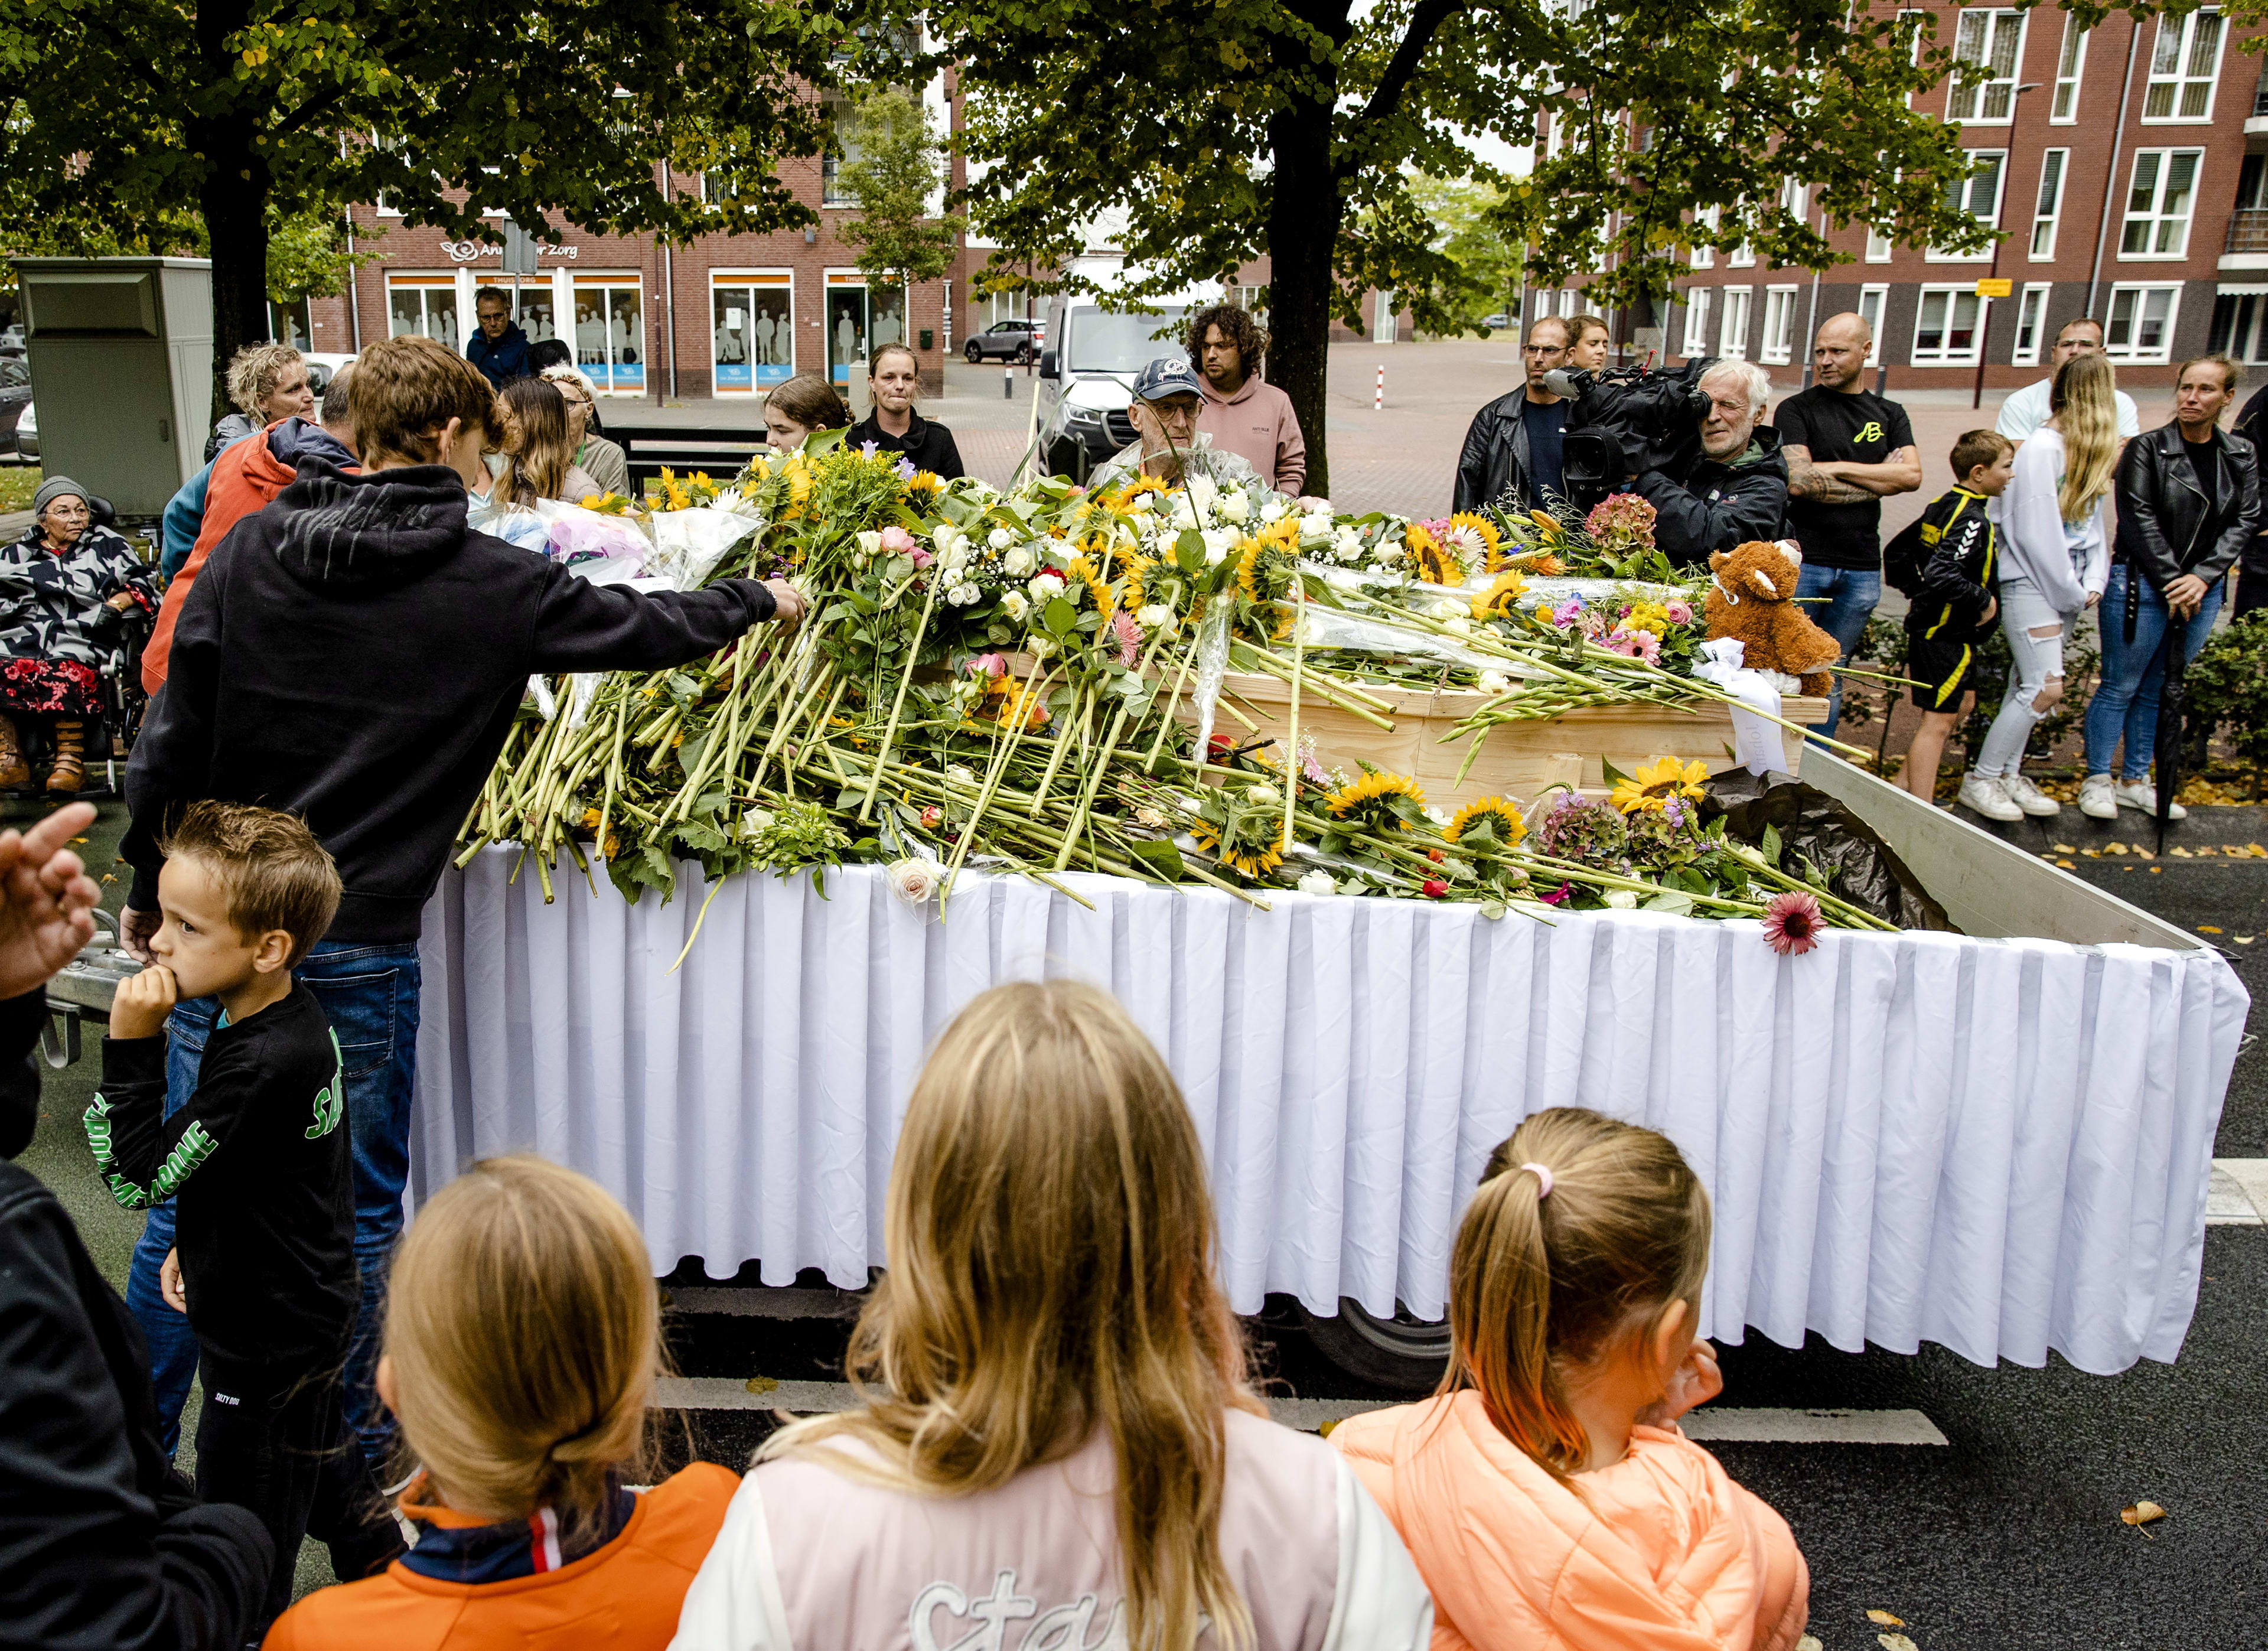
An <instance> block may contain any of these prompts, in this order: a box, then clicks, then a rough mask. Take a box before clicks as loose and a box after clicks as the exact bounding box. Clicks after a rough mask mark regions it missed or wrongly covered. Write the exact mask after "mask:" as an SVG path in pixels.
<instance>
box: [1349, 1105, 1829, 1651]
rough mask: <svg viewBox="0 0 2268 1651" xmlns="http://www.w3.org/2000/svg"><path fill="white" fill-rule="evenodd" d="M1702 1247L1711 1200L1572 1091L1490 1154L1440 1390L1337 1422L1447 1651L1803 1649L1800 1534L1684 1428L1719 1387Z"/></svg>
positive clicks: (1661, 1140) (1465, 1234) (1676, 1166)
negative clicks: (1429, 1599) (1428, 1592)
mask: <svg viewBox="0 0 2268 1651" xmlns="http://www.w3.org/2000/svg"><path fill="white" fill-rule="evenodd" d="M1708 1265H1709V1195H1708V1193H1707V1192H1706V1191H1705V1190H1703V1188H1702V1185H1701V1183H1700V1180H1699V1178H1698V1177H1697V1176H1695V1175H1694V1173H1693V1171H1692V1169H1691V1168H1690V1167H1688V1165H1687V1164H1686V1162H1685V1161H1684V1159H1683V1157H1681V1156H1680V1155H1679V1153H1678V1151H1677V1148H1676V1147H1675V1146H1671V1145H1670V1143H1669V1141H1668V1139H1666V1138H1665V1137H1663V1136H1661V1135H1659V1134H1657V1133H1655V1132H1654V1131H1652V1130H1648V1129H1640V1128H1638V1127H1637V1126H1635V1125H1633V1124H1620V1123H1616V1121H1615V1120H1614V1119H1612V1118H1609V1117H1602V1116H1601V1115H1600V1114H1598V1113H1596V1112H1591V1111H1587V1110H1585V1109H1581V1108H1579V1107H1559V1108H1555V1109H1552V1110H1550V1111H1548V1112H1539V1113H1537V1114H1536V1115H1535V1117H1531V1118H1529V1119H1528V1121H1527V1122H1526V1123H1524V1124H1521V1126H1520V1128H1519V1130H1518V1131H1515V1132H1514V1133H1513V1137H1512V1139H1510V1140H1508V1141H1506V1142H1505V1143H1504V1144H1503V1145H1502V1146H1499V1147H1498V1148H1497V1149H1496V1151H1495V1152H1494V1153H1492V1154H1491V1156H1490V1158H1489V1161H1488V1165H1487V1168H1486V1169H1485V1170H1484V1172H1483V1174H1482V1176H1481V1184H1480V1188H1479V1190H1477V1191H1476V1193H1475V1194H1474V1195H1473V1201H1472V1203H1471V1204H1470V1205H1469V1206H1468V1207H1467V1209H1466V1211H1465V1215H1464V1220H1463V1221H1462V1224H1461V1225H1460V1226H1459V1227H1458V1229H1457V1239H1456V1245H1455V1248H1454V1250H1453V1252H1452V1254H1451V1257H1450V1273H1449V1324H1450V1330H1451V1334H1452V1337H1453V1338H1454V1352H1453V1353H1452V1356H1451V1359H1450V1363H1449V1369H1448V1373H1447V1375H1446V1376H1445V1377H1444V1378H1443V1379H1442V1383H1441V1389H1440V1392H1439V1393H1437V1394H1436V1395H1435V1396H1434V1397H1432V1398H1431V1399H1429V1400H1426V1401H1425V1403H1423V1404H1408V1405H1403V1406H1401V1407H1400V1408H1398V1409H1395V1410H1388V1411H1372V1412H1371V1413H1369V1414H1368V1415H1364V1416H1357V1417H1352V1418H1350V1419H1348V1420H1346V1421H1344V1422H1341V1423H1340V1424H1339V1425H1338V1426H1337V1428H1336V1429H1334V1430H1333V1432H1332V1434H1331V1443H1332V1444H1333V1445H1335V1446H1337V1448H1338V1449H1339V1450H1340V1452H1341V1453H1342V1454H1343V1455H1344V1456H1345V1457H1346V1458H1347V1459H1348V1460H1349V1461H1350V1462H1351V1463H1353V1464H1354V1467H1355V1470H1356V1471H1357V1472H1358V1473H1359V1474H1360V1475H1361V1476H1362V1479H1363V1482H1364V1484H1366V1485H1368V1486H1369V1488H1370V1491H1371V1493H1372V1494H1373V1496H1375V1497H1376V1498H1377V1499H1378V1500H1379V1503H1380V1504H1381V1506H1382V1507H1384V1508H1385V1509H1386V1511H1387V1515H1388V1517H1389V1518H1390V1519H1392V1520H1393V1521H1394V1523H1395V1528H1396V1529H1399V1530H1400V1531H1401V1533H1402V1537H1403V1541H1404V1542H1406V1543H1407V1544H1409V1546H1410V1553H1411V1554H1412V1556H1413V1557H1414V1558H1415V1559H1417V1561H1418V1571H1419V1573H1420V1574H1422V1575H1423V1576H1424V1577H1425V1584H1426V1586H1427V1587H1428V1588H1431V1589H1432V1595H1433V1602H1434V1612H1435V1615H1434V1628H1433V1651H1463V1648H1464V1647H1474V1648H1475V1651H1497V1648H1498V1647H1502V1648H1503V1651H1515V1648H1517V1651H1530V1648H1531V1647H1566V1648H1567V1651H1751V1647H1753V1651H1792V1647H1793V1646H1794V1645H1795V1643H1796V1641H1797V1640H1798V1639H1799V1638H1800V1635H1801V1634H1802V1633H1803V1626H1804V1622H1805V1620H1806V1618H1807V1617H1808V1603H1809V1596H1810V1578H1809V1574H1808V1572H1807V1571H1806V1569H1805V1567H1804V1563H1803V1555H1802V1554H1801V1552H1800V1551H1798V1549H1797V1548H1796V1545H1795V1538H1794V1537H1793V1535H1792V1534H1791V1533H1790V1532H1789V1530H1788V1528H1787V1523H1786V1521H1785V1520H1783V1519H1781V1518H1780V1516H1779V1515H1777V1514H1775V1513H1774V1512H1772V1510H1771V1508H1770V1507H1766V1506H1765V1505H1764V1503H1763V1502H1762V1501H1760V1500H1758V1499H1757V1498H1756V1497H1755V1496H1753V1495H1751V1494H1750V1493H1748V1492H1747V1491H1744V1490H1742V1488H1741V1487H1740V1486H1739V1485H1734V1483H1733V1482H1732V1480H1731V1479H1729V1478H1727V1477H1726V1474H1725V1470H1724V1469H1723V1468H1721V1467H1719V1465H1718V1463H1717V1460H1716V1458H1715V1457H1713V1456H1711V1455H1710V1454H1709V1453H1708V1452H1707V1451H1705V1450H1704V1449H1702V1448H1701V1447H1700V1446H1698V1445H1697V1444H1694V1443H1693V1442H1692V1441H1690V1440H1688V1439H1687V1438H1686V1437H1685V1436H1684V1434H1682V1433H1681V1432H1679V1431H1678V1428H1677V1425H1676V1423H1677V1418H1678V1417H1680V1416H1682V1415H1683V1414H1684V1413H1685V1412H1686V1411H1689V1410H1690V1409H1692V1408H1693V1406H1695V1405H1696V1404H1701V1403H1703V1402H1704V1401H1705V1400H1707V1399H1710V1398H1713V1397H1715V1396H1716V1395H1717V1393H1718V1392H1719V1391H1720V1390H1721V1389H1722V1388H1723V1386H1724V1378H1723V1377H1722V1376H1721V1375H1719V1373H1718V1369H1717V1360H1716V1352H1715V1350H1714V1349H1713V1348H1712V1347H1711V1346H1710V1345H1709V1344H1708V1343H1707V1342H1705V1341H1703V1340H1701V1339H1700V1338H1698V1337H1697V1336H1696V1335H1695V1333H1694V1330H1695V1326H1696V1325H1697V1323H1698V1322H1699V1318H1700V1313H1701V1283H1702V1279H1703V1278H1704V1277H1705V1275H1706V1274H1707V1271H1708Z"/></svg>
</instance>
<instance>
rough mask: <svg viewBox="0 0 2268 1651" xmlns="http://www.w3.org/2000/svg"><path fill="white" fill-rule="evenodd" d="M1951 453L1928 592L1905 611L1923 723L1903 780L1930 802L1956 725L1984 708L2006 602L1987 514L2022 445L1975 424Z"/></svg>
mask: <svg viewBox="0 0 2268 1651" xmlns="http://www.w3.org/2000/svg"><path fill="white" fill-rule="evenodd" d="M1951 459H1952V464H1953V474H1954V475H1957V476H1959V477H1960V478H1961V479H1960V480H1959V481H1958V482H1956V483H1954V485H1953V487H1952V489H1951V490H1949V491H1948V492H1946V493H1943V494H1941V495H1940V496H1939V497H1938V498H1935V499H1933V500H1932V501H1931V502H1930V505H1929V508H1928V509H1927V510H1926V511H1924V512H1922V516H1921V521H1920V523H1919V527H1920V529H1921V532H1920V540H1921V542H1920V547H1919V550H1918V556H1919V558H1920V561H1921V589H1920V591H1919V592H1918V593H1917V594H1916V595H1915V597H1914V599H1913V606H1912V607H1911V608H1907V609H1906V674H1907V675H1908V676H1910V677H1911V678H1913V679H1914V681H1915V682H1916V683H1917V684H1918V685H1917V686H1916V688H1915V689H1914V690H1913V703H1914V704H1915V706H1916V707H1917V708H1918V709H1919V711H1921V726H1920V727H1919V728H1918V729H1917V730H1916V731H1915V733H1914V737H1913V744H1912V745H1911V746H1910V747H1908V748H1907V750H1906V763H1905V767H1904V769H1903V770H1900V771H1899V774H1898V780H1899V783H1900V784H1901V785H1904V786H1905V788H1906V789H1907V790H1908V791H1910V792H1912V793H1913V794H1914V795H1915V796H1917V797H1918V798H1920V799H1921V800H1923V801H1924V802H1934V801H1935V800H1936V799H1937V770H1938V764H1939V763H1941V762H1942V761H1944V758H1945V742H1946V741H1947V739H1948V738H1949V737H1950V736H1951V734H1952V733H1953V729H1954V726H1955V724H1956V723H1958V722H1959V721H1960V720H1961V719H1962V718H1963V717H1965V716H1967V715H1968V714H1969V712H1970V711H1972V710H1973V709H1975V707H1976V704H1977V690H1976V689H1975V687H1974V686H1973V678H1974V675H1975V671H1974V666H1975V661H1976V650H1977V647H1979V646H1980V645H1983V644H1984V643H1985V642H1986V641H1987V640H1989V639H1990V638H1991V637H1992V619H1993V615H1994V614H1995V613H1996V612H1997V611H1998V610H1999V597H1998V596H1996V595H1995V594H1994V593H1993V580H1994V579H1995V578H1996V576H1997V566H1998V564H1999V539H1998V537H1997V535H1996V534H1995V533H1994V530H1993V527H1992V518H1991V517H1989V516H1988V515H1986V514H1985V511H1986V508H1987V506H1989V505H1991V503H1992V500H1994V499H1996V498H1999V497H2000V495H2001V494H2002V493H2004V492H2006V491H2007V488H2008V483H2010V482H2011V481H2013V480H2014V477H2015V470H2014V468H2013V467H2014V464H2015V460H2016V448H2015V444H2014V443H2013V442H2011V441H2010V440H2009V439H2007V437H2006V436H2003V435H2001V434H2000V433H1999V431H1992V430H1972V431H1970V432H1969V433H1968V434H1966V435H1964V436H1962V438H1961V439H1960V440H1958V441H1956V442H1955V443H1954V444H1953V453H1952V455H1951Z"/></svg>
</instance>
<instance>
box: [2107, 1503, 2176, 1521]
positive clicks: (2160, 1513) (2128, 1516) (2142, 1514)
mask: <svg viewBox="0 0 2268 1651" xmlns="http://www.w3.org/2000/svg"><path fill="white" fill-rule="evenodd" d="M2165 1516H2166V1510H2165V1509H2164V1508H2162V1507H2159V1506H2158V1505H2157V1504H2156V1503H2155V1502H2137V1503H2135V1504H2134V1506H2133V1507H2125V1508H2121V1509H2120V1510H2119V1512H2118V1517H2119V1518H2121V1519H2123V1520H2124V1521H2125V1522H2127V1523H2128V1524H2130V1525H2147V1524H2149V1523H2150V1522H2152V1521H2154V1520H2160V1519H2163V1518H2164V1517H2165Z"/></svg>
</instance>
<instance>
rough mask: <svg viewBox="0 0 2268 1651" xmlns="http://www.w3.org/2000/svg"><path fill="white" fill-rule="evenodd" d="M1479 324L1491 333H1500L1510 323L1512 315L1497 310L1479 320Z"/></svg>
mask: <svg viewBox="0 0 2268 1651" xmlns="http://www.w3.org/2000/svg"><path fill="white" fill-rule="evenodd" d="M1481 325H1482V326H1484V327H1485V328H1488V329H1489V330H1490V331H1491V332H1492V333H1500V332H1502V331H1503V330H1504V329H1505V328H1507V327H1509V326H1511V325H1512V317H1511V316H1509V315H1507V314H1506V313H1504V312H1503V311H1502V310H1499V311H1498V312H1497V313H1495V314H1493V315H1490V316H1486V317H1484V318H1483V320H1482V321H1481Z"/></svg>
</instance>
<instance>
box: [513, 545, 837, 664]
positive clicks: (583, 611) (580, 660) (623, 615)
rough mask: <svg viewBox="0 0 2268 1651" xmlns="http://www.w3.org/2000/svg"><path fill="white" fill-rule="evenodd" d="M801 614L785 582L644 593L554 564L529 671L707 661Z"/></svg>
mask: <svg viewBox="0 0 2268 1651" xmlns="http://www.w3.org/2000/svg"><path fill="white" fill-rule="evenodd" d="M802 617H803V599H802V597H800V596H799V595H798V594H797V593H796V592H795V589H794V587H793V586H791V585H789V584H788V582H787V581H786V580H785V579H767V580H765V581H764V582H763V583H762V584H761V585H760V584H758V583H757V582H756V581H755V580H754V579H719V580H718V581H717V582H716V583H715V584H714V585H711V586H707V587H705V588H704V589H702V590H697V591H662V592H658V593H654V594H652V595H646V594H644V593H640V592H637V591H634V590H630V589H629V588H628V587H626V586H620V585H593V584H592V583H591V581H590V580H588V579H583V578H581V577H580V576H578V575H577V574H574V573H571V572H569V571H567V569H565V568H563V567H558V566H554V567H553V568H552V569H551V570H550V571H549V576H548V577H547V578H546V579H545V582H544V586H543V592H542V594H541V596H539V597H538V598H537V600H536V609H535V633H534V637H533V638H531V645H530V651H529V662H528V669H529V670H531V671H544V672H550V671H659V670H663V669H666V667H670V666H673V665H683V664H685V663H687V662H688V661H689V660H698V659H704V658H706V657H707V656H708V655H710V654H711V653H714V652H717V650H718V649H719V648H721V647H723V646H725V645H726V644H727V643H730V642H733V641H734V640H735V639H737V638H740V636H742V635H744V634H745V633H746V632H747V630H749V628H750V627H751V626H755V625H759V624H762V623H763V622H764V621H766V620H768V619H769V620H772V621H774V622H775V623H777V624H778V625H779V627H780V628H781V629H782V630H792V629H794V627H795V625H796V623H798V622H799V620H801V619H802Z"/></svg>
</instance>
